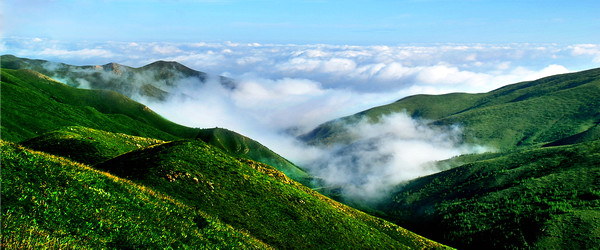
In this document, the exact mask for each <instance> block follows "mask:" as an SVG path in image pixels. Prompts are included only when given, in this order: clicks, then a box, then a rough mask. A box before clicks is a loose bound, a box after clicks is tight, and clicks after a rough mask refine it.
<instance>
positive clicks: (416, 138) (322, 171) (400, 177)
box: [306, 113, 490, 203]
mask: <svg viewBox="0 0 600 250" xmlns="http://www.w3.org/2000/svg"><path fill="white" fill-rule="evenodd" d="M346 126H347V127H346V128H345V130H346V131H347V132H348V135H347V136H348V137H350V138H353V139H352V142H351V143H350V144H337V145H333V146H331V147H327V148H321V150H322V151H321V155H319V157H317V159H315V160H313V161H312V162H311V163H309V164H307V165H306V166H307V167H308V169H309V170H310V171H311V172H312V173H314V174H315V175H316V176H319V177H321V178H323V179H324V180H325V183H326V184H327V185H330V186H331V187H333V188H339V189H340V190H341V195H342V197H343V198H345V199H347V200H348V201H353V202H360V203H365V202H367V203H369V202H377V201H379V200H381V199H382V198H387V197H388V195H389V193H390V191H392V189H393V188H394V187H396V186H397V185H398V184H401V183H402V182H405V181H408V180H411V179H415V178H417V177H421V176H425V175H430V174H433V173H436V172H439V171H441V170H442V169H440V168H438V167H437V166H436V164H434V163H435V161H439V160H444V159H448V158H451V157H453V156H457V155H461V154H470V153H482V152H486V151H489V150H490V148H487V147H485V146H482V145H472V144H467V143H464V142H463V140H462V138H463V137H462V131H461V129H460V127H458V126H449V127H439V126H431V125H428V122H427V121H424V120H415V119H413V118H411V117H410V116H409V115H408V114H406V113H395V114H392V115H387V116H383V117H381V118H380V120H379V121H378V122H377V123H373V122H372V121H370V120H369V119H368V118H363V119H362V120H361V121H359V122H357V123H352V124H348V125H346Z"/></svg>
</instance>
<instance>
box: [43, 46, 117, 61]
mask: <svg viewBox="0 0 600 250" xmlns="http://www.w3.org/2000/svg"><path fill="white" fill-rule="evenodd" d="M38 55H39V56H50V57H63V58H65V59H69V58H73V57H83V58H91V57H100V58H111V57H113V56H114V55H115V54H114V53H113V52H111V51H109V50H105V49H97V48H96V49H79V50H65V49H54V48H45V49H44V50H42V51H39V52H38Z"/></svg>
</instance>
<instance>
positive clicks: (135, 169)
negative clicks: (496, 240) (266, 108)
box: [96, 140, 444, 249]
mask: <svg viewBox="0 0 600 250" xmlns="http://www.w3.org/2000/svg"><path fill="white" fill-rule="evenodd" d="M96 167H97V168H99V169H103V170H107V171H109V172H110V173H112V174H115V175H117V176H121V177H123V178H127V179H130V180H132V181H134V182H136V183H140V184H141V185H145V186H148V187H151V188H153V189H155V190H158V191H160V192H162V193H165V194H168V195H170V196H172V197H174V198H175V199H177V200H180V201H181V202H182V203H184V204H186V205H189V206H192V207H196V208H198V209H200V210H203V211H205V212H207V213H208V214H211V215H213V216H215V217H217V218H219V219H220V220H222V221H223V222H226V223H228V224H230V225H232V226H234V227H235V228H240V229H242V230H244V231H247V232H249V233H250V234H251V235H252V236H254V237H256V238H257V239H259V240H261V241H263V242H265V243H267V244H269V245H271V246H273V247H276V248H352V249H357V248H358V249H382V248H408V247H410V248H423V247H427V248H444V246H443V245H439V244H437V243H434V242H431V241H429V240H427V239H425V238H422V237H420V236H418V235H416V234H413V233H411V232H409V231H406V230H404V229H403V228H401V227H398V226H396V225H394V224H391V223H389V222H387V221H384V220H382V219H378V218H375V217H372V216H369V215H367V214H365V213H362V212H359V211H357V210H355V209H352V208H350V207H347V206H345V205H342V204H340V203H337V202H335V201H333V200H331V199H329V198H326V197H324V196H322V195H320V194H318V193H316V192H314V191H312V190H311V189H309V188H307V187H305V186H303V185H301V184H300V183H298V182H295V181H293V180H291V179H289V178H288V177H287V176H285V175H284V174H283V173H282V172H280V171H278V170H276V169H274V168H273V167H271V166H268V165H265V164H262V163H259V162H256V161H252V160H248V159H245V158H236V157H232V156H231V155H229V154H227V153H225V152H223V151H222V150H220V149H217V148H215V147H213V146H210V145H208V144H206V143H204V142H203V141H200V140H195V141H190V140H181V141H174V142H170V143H165V144H160V145H156V146H152V147H150V148H147V149H145V150H136V151H133V152H130V153H127V154H124V155H121V156H118V157H116V158H114V159H112V160H109V161H106V162H103V163H101V164H99V165H96Z"/></svg>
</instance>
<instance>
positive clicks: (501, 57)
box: [0, 38, 600, 201]
mask: <svg viewBox="0 0 600 250" xmlns="http://www.w3.org/2000/svg"><path fill="white" fill-rule="evenodd" d="M0 51H1V52H2V54H7V53H9V54H13V55H16V56H20V57H28V58H33V59H37V58H39V59H44V60H49V61H53V62H62V63H67V64H73V65H104V64H107V63H109V62H116V63H119V64H122V65H127V66H132V67H141V66H144V65H147V64H150V63H152V62H155V61H158V60H164V61H176V62H179V63H181V64H184V65H186V66H188V67H190V68H192V69H195V70H198V71H202V72H206V73H208V78H207V79H204V81H202V80H201V79H199V78H194V77H186V76H180V77H178V78H177V79H176V80H175V82H174V83H168V84H166V83H165V84H164V85H165V86H169V87H165V88H164V89H162V90H164V91H167V92H169V93H170V94H169V95H168V96H167V97H166V98H165V99H163V100H156V99H150V98H147V97H145V96H141V95H136V94H135V93H133V92H132V93H133V94H129V95H130V97H132V98H133V99H135V100H137V101H140V102H142V103H144V104H146V105H147V106H149V107H150V108H151V109H153V110H155V111H156V112H157V113H159V114H161V115H162V116H164V117H166V118H167V119H170V120H172V121H175V122H177V123H180V124H183V125H187V126H191V127H200V128H210V127H222V128H228V129H231V130H234V131H236V132H239V133H241V134H244V135H246V136H248V137H250V138H253V139H255V140H257V141H259V142H260V143H262V144H264V145H266V146H267V147H269V148H271V149H273V150H274V151H276V152H277V153H279V154H281V155H282V156H284V157H286V158H288V159H290V160H291V161H292V162H295V163H297V164H299V165H301V166H303V167H305V168H307V169H309V170H310V171H311V172H312V173H313V174H315V175H317V176H320V177H322V178H323V179H324V180H325V181H326V183H327V184H328V185H332V186H339V187H341V188H342V190H343V191H344V195H345V196H346V197H347V198H352V199H355V200H361V201H365V200H366V199H371V200H372V199H377V198H382V197H380V196H379V195H378V194H383V193H386V191H389V188H391V187H393V186H394V185H397V184H398V183H401V182H403V181H406V180H410V179H413V178H416V177H419V176H423V175H427V174H432V173H435V172H437V171H440V169H436V168H434V167H432V165H431V164H430V163H431V162H432V161H438V160H443V159H448V158H450V157H453V156H456V155H460V154H465V153H476V152H483V151H486V150H490V149H489V148H486V147H485V145H465V144H462V143H461V142H460V140H458V139H457V138H460V137H461V129H460V128H458V127H447V128H440V127H430V126H428V125H427V121H417V120H413V119H411V118H410V117H408V116H407V115H405V114H397V115H393V116H389V117H384V118H382V119H381V121H382V122H380V123H377V124H372V123H369V122H366V121H361V122H360V123H358V124H355V125H353V127H352V133H353V134H354V136H355V140H354V141H353V143H351V144H349V145H335V146H333V147H330V148H324V147H315V146H307V145H303V144H302V143H301V142H299V141H298V140H297V139H296V136H298V135H300V134H303V133H306V132H308V131H310V130H311V129H313V128H315V127H316V126H317V125H319V124H321V123H324V122H326V121H329V120H332V119H336V118H339V117H342V116H346V115H351V114H354V113H356V112H359V111H362V110H365V109H368V108H372V107H375V106H378V105H383V104H387V103H390V102H393V101H396V100H398V99H400V98H402V97H406V96H409V95H414V94H441V93H448V92H472V93H474V92H486V91H490V90H493V89H496V88H498V87H501V86H504V85H506V84H511V83H516V82H519V81H527V80H534V79H538V78H541V77H545V76H549V75H554V74H561V73H567V72H572V71H577V70H583V69H588V68H593V67H598V66H599V64H600V45H594V44H580V45H568V46H561V45H556V44H545V45H534V44H506V45H491V44H428V45H399V46H347V45H324V44H315V45H293V44H290V45H281V44H257V43H253V44H240V43H232V42H225V43H134V42H131V43H125V42H105V43H87V42H82V43H60V42H56V41H46V40H44V39H39V38H36V39H6V40H5V41H3V42H2V43H1V44H0ZM47 67H48V68H49V69H50V68H52V67H53V65H52V64H49V65H47ZM90 70H93V69H90ZM106 72H107V73H106V74H107V75H106V76H103V77H104V78H106V79H108V80H110V79H115V77H118V76H116V75H112V74H113V73H111V71H106ZM218 76H226V77H229V78H231V79H233V80H234V81H235V88H229V87H227V86H225V85H223V84H222V82H220V80H219V78H218ZM131 79H132V81H134V82H133V83H132V84H134V85H136V84H137V86H143V84H144V83H147V82H152V81H155V80H156V79H157V77H156V74H148V75H136V76H135V77H134V78H131ZM59 80H60V79H59ZM113 82H114V80H113ZM78 83H79V85H80V86H79V87H83V88H86V87H89V83H88V82H86V81H85V79H81V80H79V82H78Z"/></svg>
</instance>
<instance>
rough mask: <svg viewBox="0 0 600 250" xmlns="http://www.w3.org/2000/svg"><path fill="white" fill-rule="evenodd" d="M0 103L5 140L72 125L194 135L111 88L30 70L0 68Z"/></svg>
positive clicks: (146, 134)
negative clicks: (80, 84) (65, 80)
mask: <svg viewBox="0 0 600 250" xmlns="http://www.w3.org/2000/svg"><path fill="white" fill-rule="evenodd" d="M1 101H2V138H3V139H4V140H7V141H14V142H18V141H22V140H25V139H29V138H32V137H35V136H36V135H40V134H42V133H44V132H47V131H50V130H54V129H58V128H60V127H63V126H73V125H75V126H85V127H90V128H95V129H102V130H106V131H111V132H119V133H125V134H130V135H136V136H143V137H149V138H156V139H162V140H173V139H177V138H194V137H196V135H197V134H198V130H197V129H194V128H188V127H184V126H181V125H178V124H175V123H173V122H171V121H168V120H166V119H164V118H163V117H161V116H159V115H158V114H156V113H154V112H153V111H152V110H150V109H148V107H146V106H144V105H142V104H140V103H137V102H135V101H133V100H131V99H129V98H127V97H125V96H123V95H120V94H118V93H116V92H114V91H107V90H85V89H77V88H73V87H69V86H67V85H65V84H63V83H60V82H57V81H55V80H53V79H51V78H48V77H47V76H44V75H42V74H40V73H37V72H35V71H31V70H10V69H2V100H1Z"/></svg>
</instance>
